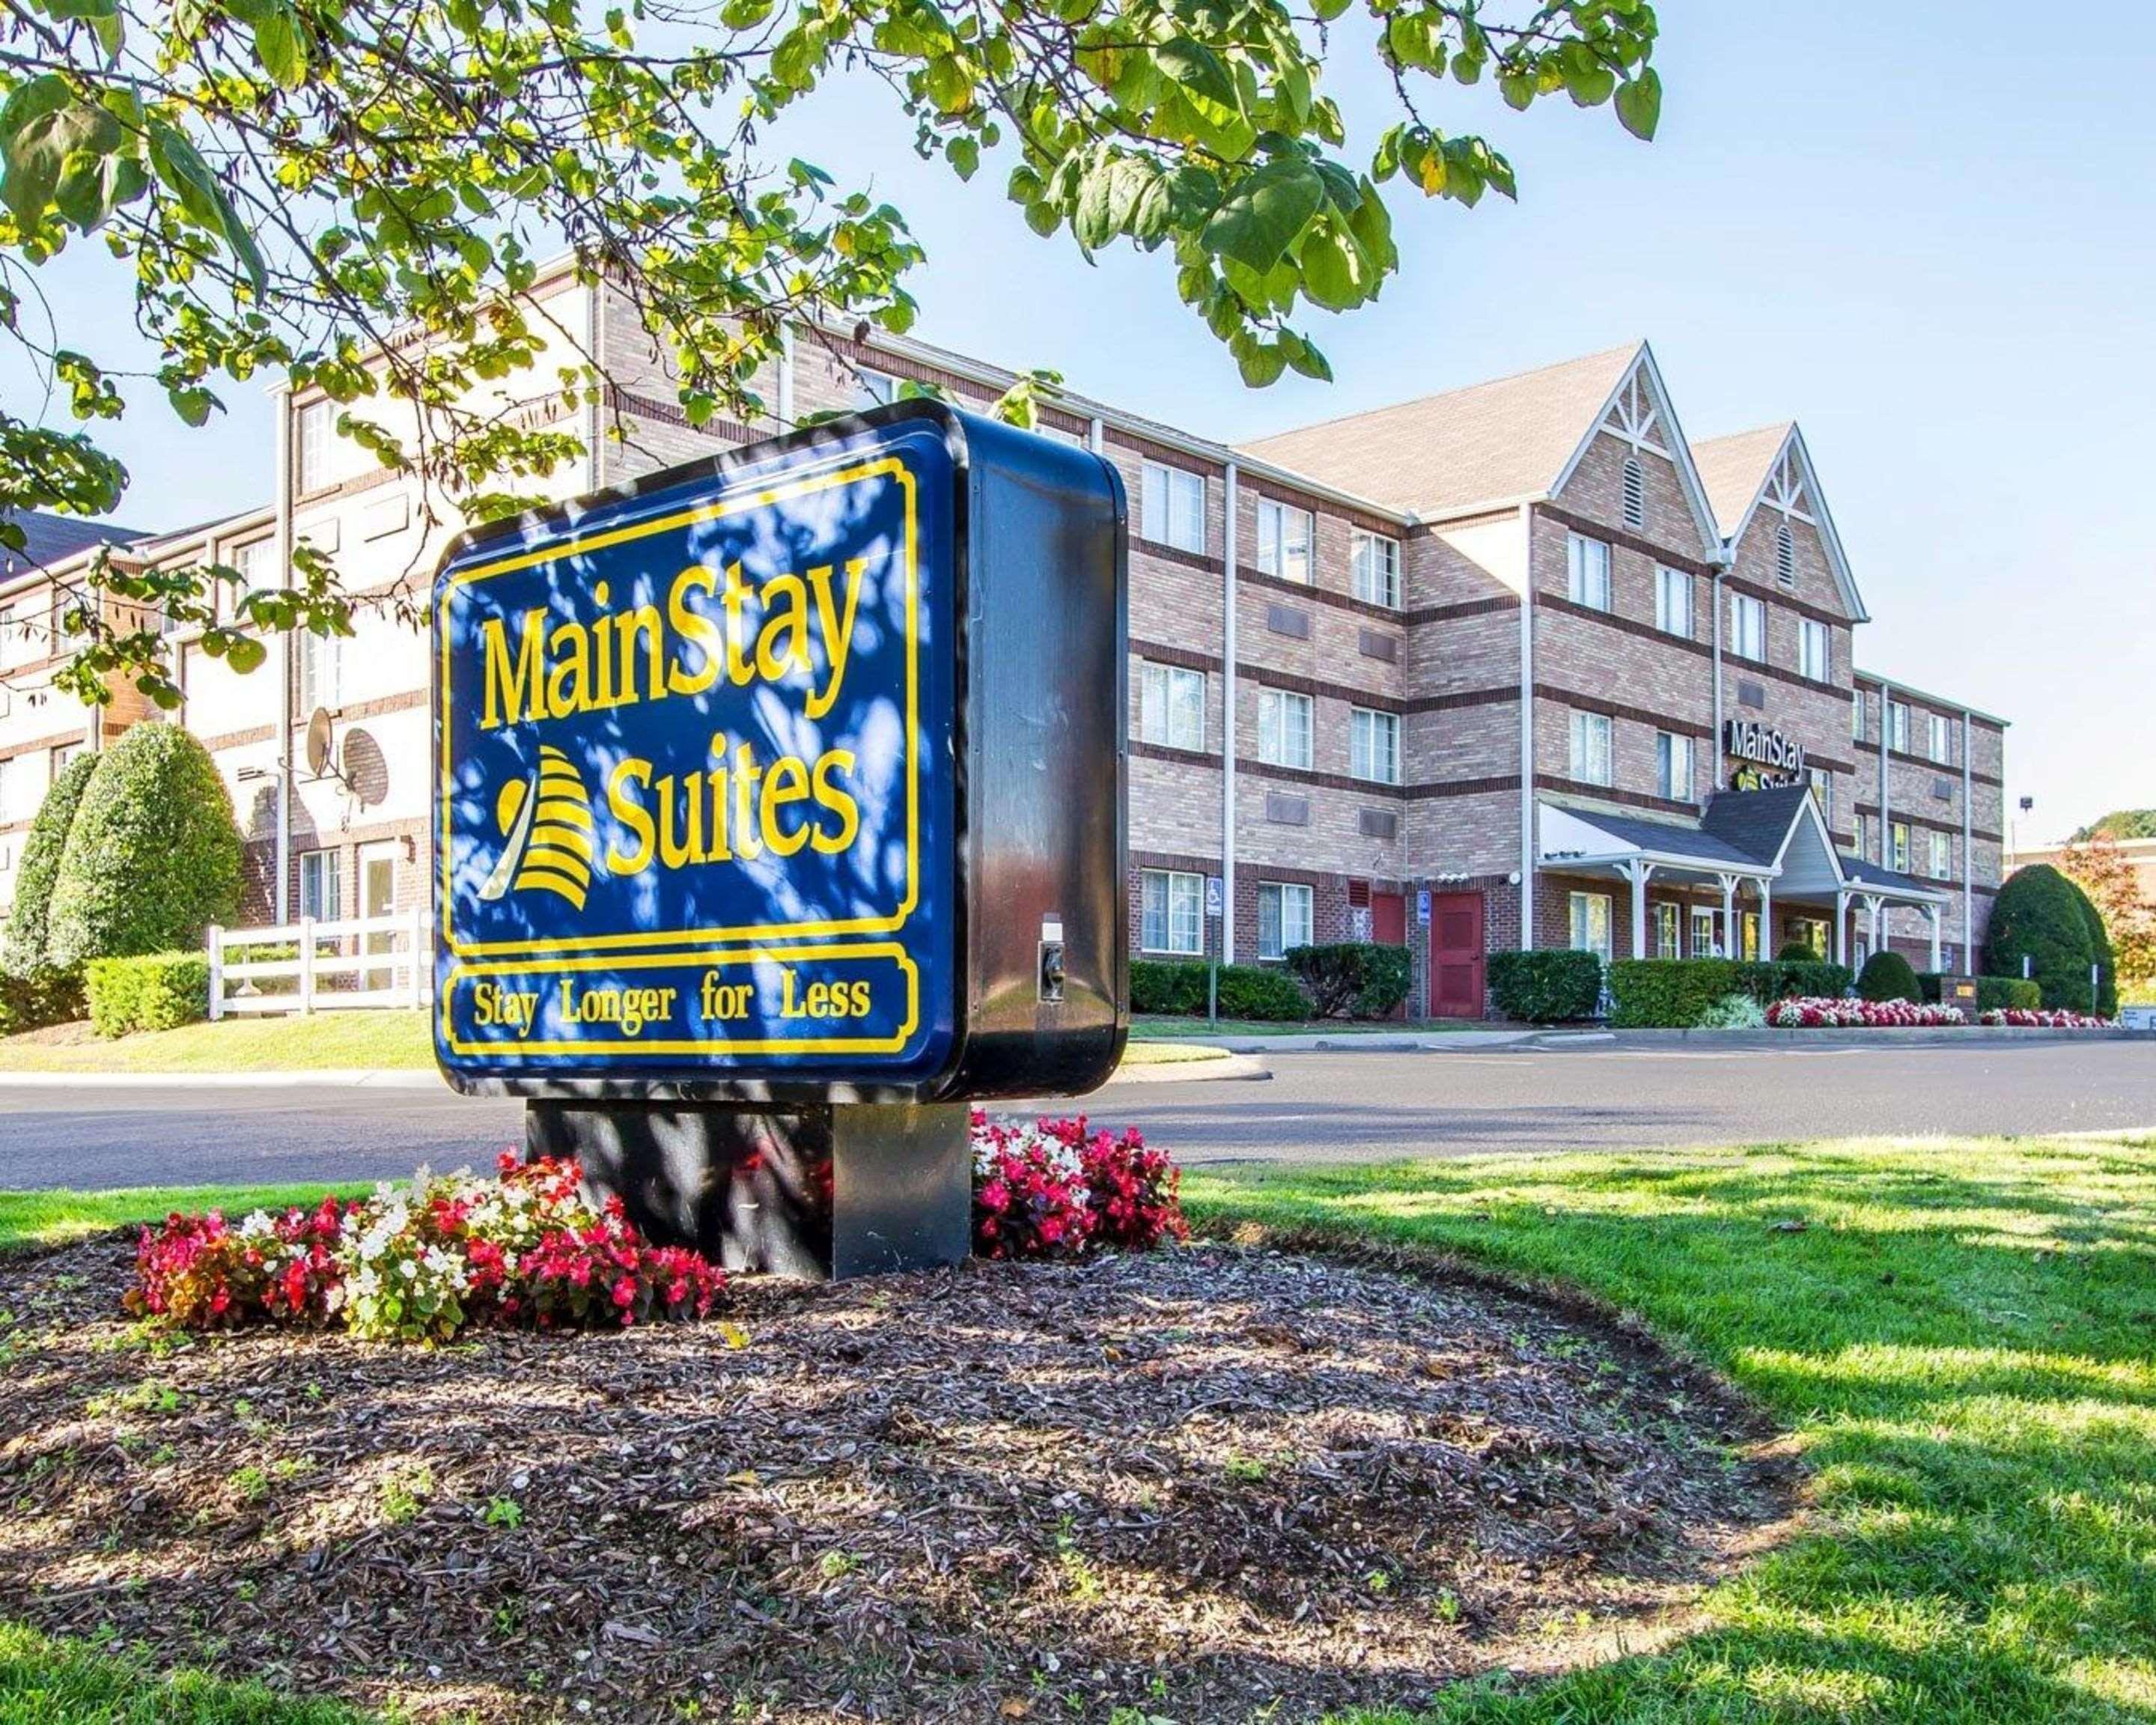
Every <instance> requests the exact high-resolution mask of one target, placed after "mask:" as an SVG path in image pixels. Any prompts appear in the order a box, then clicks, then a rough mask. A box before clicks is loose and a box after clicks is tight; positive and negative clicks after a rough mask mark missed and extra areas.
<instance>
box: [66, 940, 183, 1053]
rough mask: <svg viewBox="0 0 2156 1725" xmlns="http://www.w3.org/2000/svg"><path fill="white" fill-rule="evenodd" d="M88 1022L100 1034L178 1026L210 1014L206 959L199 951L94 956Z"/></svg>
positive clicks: (120, 1034) (116, 1033)
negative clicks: (125, 956) (128, 956)
mask: <svg viewBox="0 0 2156 1725" xmlns="http://www.w3.org/2000/svg"><path fill="white" fill-rule="evenodd" d="M88 985H89V994H90V1024H91V1025H92V1026H93V1027H94V1028H95V1029H96V1031H97V1034H99V1035H100V1036H125V1035H126V1034H128V1033H129V1032H131V1031H134V1030H176V1029H178V1028H179V1027H180V1026H181V1025H182V1024H193V1023H194V1022H195V1020H196V1019H203V1018H208V1016H209V960H208V957H205V956H204V955H203V953H200V952H146V953H144V954H142V955H141V957H134V958H93V959H91V960H90V965H89V973H88Z"/></svg>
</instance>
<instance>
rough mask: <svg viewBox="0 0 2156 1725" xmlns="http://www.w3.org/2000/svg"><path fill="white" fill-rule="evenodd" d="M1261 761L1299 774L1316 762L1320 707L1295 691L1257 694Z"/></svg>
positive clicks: (1276, 690)
mask: <svg viewBox="0 0 2156 1725" xmlns="http://www.w3.org/2000/svg"><path fill="white" fill-rule="evenodd" d="M1258 758H1259V760H1260V761H1262V762H1265V765H1267V766H1268V767H1290V768H1294V769H1296V771H1297V772H1300V773H1309V772H1312V771H1313V770H1314V769H1315V768H1316V765H1317V702H1316V701H1312V699H1311V698H1310V697H1309V696H1307V695H1299V694H1297V693H1296V691H1294V690H1292V689H1264V688H1261V689H1260V690H1259V691H1258Z"/></svg>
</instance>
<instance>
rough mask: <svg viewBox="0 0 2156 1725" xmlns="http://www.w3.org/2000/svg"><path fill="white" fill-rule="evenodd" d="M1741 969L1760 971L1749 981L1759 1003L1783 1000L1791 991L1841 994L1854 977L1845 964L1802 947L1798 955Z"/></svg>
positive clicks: (1766, 1004)
mask: <svg viewBox="0 0 2156 1725" xmlns="http://www.w3.org/2000/svg"><path fill="white" fill-rule="evenodd" d="M1743 969H1744V970H1745V971H1747V972H1748V973H1749V972H1755V971H1757V972H1764V973H1766V974H1765V975H1763V976H1761V977H1758V978H1755V979H1754V980H1753V984H1752V989H1751V993H1752V998H1753V999H1755V1000H1757V1001H1758V1003H1759V1004H1760V1005H1762V1006H1772V1005H1773V1004H1774V1003H1775V1002H1776V1001H1777V1000H1787V999H1789V997H1790V996H1791V995H1793V994H1809V995H1815V996H1816V995H1821V994H1842V993H1847V992H1848V991H1849V986H1850V984H1851V983H1854V982H1855V981H1856V972H1855V971H1853V970H1851V968H1849V967H1848V966H1847V965H1846V964H1835V963H1832V962H1831V961H1830V960H1828V959H1825V958H1821V957H1820V956H1819V955H1818V954H1817V953H1815V952H1812V951H1810V949H1809V948H1806V949H1805V951H1804V957H1801V958H1780V959H1777V960H1776V961H1775V962H1774V963H1772V964H1748V965H1745V966H1744V967H1743Z"/></svg>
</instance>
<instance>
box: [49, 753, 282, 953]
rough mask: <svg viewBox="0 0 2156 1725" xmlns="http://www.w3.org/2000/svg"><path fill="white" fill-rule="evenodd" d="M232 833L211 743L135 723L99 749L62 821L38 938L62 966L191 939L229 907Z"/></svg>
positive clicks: (235, 859) (233, 874) (235, 850)
mask: <svg viewBox="0 0 2156 1725" xmlns="http://www.w3.org/2000/svg"><path fill="white" fill-rule="evenodd" d="M240 857H241V841H240V836H239V824H238V823H237V822H235V821H234V819H233V815H232V798H231V797H230V796H229V794H228V793H227V792H226V790H225V788H224V781H223V778H220V777H218V770H217V766H216V763H215V762H213V761H212V760H211V759H210V757H209V751H208V750H207V749H205V748H204V747H203V746H202V745H201V744H200V743H199V742H196V741H195V739H194V738H193V737H190V736H188V735H187V732H184V731H182V730H181V729H179V728H178V727H177V726H173V725H163V724H145V725H137V726H134V727H133V728H132V729H131V730H130V731H128V732H126V733H125V734H124V735H123V736H122V737H121V738H120V740H119V741H118V742H115V744H113V746H112V747H110V749H108V750H106V751H105V753H104V754H103V755H101V756H100V757H99V758H98V762H97V770H96V771H95V773H91V775H90V782H89V783H88V784H87V785H86V786H85V787H84V789H83V793H82V802H81V805H80V807H79V808H78V809H76V811H75V817H74V824H73V825H72V826H71V827H69V829H68V836H67V845H66V848H65V850H64V851H63V852H62V854H61V856H60V865H59V878H58V879H57V880H55V881H54V886H53V896H52V906H51V909H50V911H49V913H48V916H47V932H46V942H47V947H48V950H49V952H50V954H51V957H52V958H53V961H54V963H59V964H64V965H75V964H82V963H87V962H88V961H89V960H90V959H92V958H117V957H128V956H130V955H131V954H134V953H137V952H167V951H170V950H172V949H173V948H175V947H196V946H198V945H200V944H201V942H202V937H203V929H204V928H206V927H208V925H209V924H211V923H213V922H225V921H228V920H229V919H230V917H231V916H232V914H233V912H234V911H236V910H237V909H238V908H239V886H240Z"/></svg>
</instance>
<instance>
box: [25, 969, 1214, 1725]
mask: <svg viewBox="0 0 2156 1725" xmlns="http://www.w3.org/2000/svg"><path fill="white" fill-rule="evenodd" d="M432 1034H433V1031H432V1029H431V1027H430V1024H429V1017H428V1014H425V1013H423V1012H318V1013H316V1014H313V1015H312V1016H311V1017H301V1016H300V1015H299V1014H291V1015H290V1016H280V1017H276V1018H259V1019H256V1018H242V1019H223V1020H221V1021H220V1022H218V1023H217V1024H187V1025H184V1026H182V1028H181V1029H177V1030H154V1031H149V1032H146V1033H145V1034H141V1035H136V1036H122V1037H121V1038H120V1039H119V1040H116V1041H111V1042H108V1041H106V1040H105V1039H104V1038H103V1037H101V1036H99V1035H97V1034H95V1032H93V1031H92V1030H91V1029H90V1027H89V1026H88V1025H86V1024H64V1025H59V1026H56V1027H54V1029H50V1030H33V1031H31V1032H29V1033H28V1034H25V1035H21V1036H8V1037H0V1072H321V1071H328V1070H341V1071H351V1070H370V1071H377V1072H378V1071H386V1070H403V1071H432V1070H434V1044H433V1042H432V1041H431V1040H430V1039H431V1037H432ZM1179 1034H1181V1035H1182V1036H1183V1037H1185V1038H1187V1037H1188V1036H1189V1035H1190V1034H1191V1029H1190V1025H1189V1024H1188V1021H1185V1022H1184V1024H1183V1028H1182V1029H1181V1031H1180V1033H1179ZM1223 1052H1224V1050H1220V1049H1217V1048H1208V1047H1206V1046H1204V1045H1203V1044H1201V1043H1194V1042H1190V1041H1187V1040H1185V1041H1181V1042H1176V1043H1166V1044H1164V1043H1158V1042H1152V1043H1147V1044H1146V1045H1143V1046H1138V1045H1132V1047H1130V1048H1129V1049H1128V1050H1127V1051H1126V1052H1125V1054H1124V1055H1123V1059H1124V1062H1125V1064H1126V1065H1132V1066H1147V1065H1165V1064H1170V1063H1174V1062H1179V1061H1184V1060H1211V1059H1217V1058H1219V1055H1221V1054H1222V1053H1223ZM0 1725H4V1722H0Z"/></svg>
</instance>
